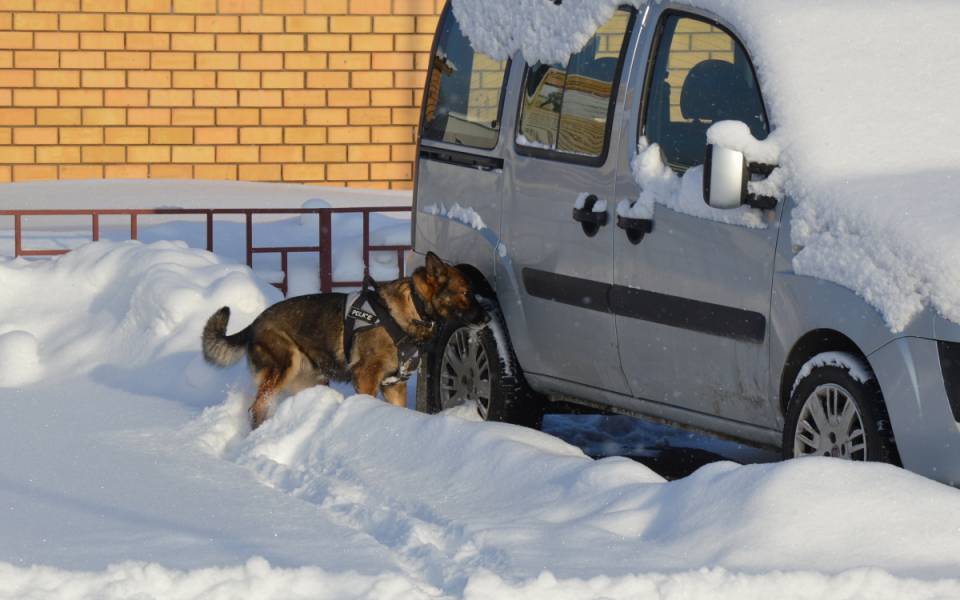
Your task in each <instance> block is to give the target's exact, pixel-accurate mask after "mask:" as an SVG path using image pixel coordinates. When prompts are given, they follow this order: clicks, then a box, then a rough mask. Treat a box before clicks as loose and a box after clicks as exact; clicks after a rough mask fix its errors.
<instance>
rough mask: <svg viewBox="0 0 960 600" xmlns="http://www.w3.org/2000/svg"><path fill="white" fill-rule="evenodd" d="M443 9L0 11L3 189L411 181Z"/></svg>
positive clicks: (20, 1)
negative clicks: (134, 182) (106, 181)
mask: <svg viewBox="0 0 960 600" xmlns="http://www.w3.org/2000/svg"><path fill="white" fill-rule="evenodd" d="M443 4H444V0H0V182H9V181H27V180H34V179H77V178H81V179H87V178H104V177H106V178H123V177H136V178H148V177H149V178H196V179H242V180H252V181H283V182H290V183H316V184H324V185H349V186H362V187H374V188H409V187H410V186H411V183H412V175H413V172H412V171H413V163H414V153H415V145H414V144H415V140H416V132H415V128H416V124H417V122H418V118H419V108H418V106H419V101H420V96H421V93H422V89H423V84H424V76H425V73H426V67H427V64H428V61H429V56H428V54H429V50H430V45H431V41H432V38H433V32H434V29H435V27H436V22H437V15H439V12H440V9H441V8H442V6H443Z"/></svg>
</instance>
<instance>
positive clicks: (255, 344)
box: [203, 293, 346, 375]
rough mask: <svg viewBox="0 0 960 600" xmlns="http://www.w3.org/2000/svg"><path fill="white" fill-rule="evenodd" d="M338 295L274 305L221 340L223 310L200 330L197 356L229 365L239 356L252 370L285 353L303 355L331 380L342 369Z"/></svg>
mask: <svg viewBox="0 0 960 600" xmlns="http://www.w3.org/2000/svg"><path fill="white" fill-rule="evenodd" d="M344 299H345V295H344V294H335V293H334V294H309V295H306V296H297V297H294V298H288V299H287V300H283V301H282V302H278V303H277V304H274V305H273V306H271V307H269V308H267V309H266V310H264V311H263V312H262V313H261V314H260V316H258V317H257V318H256V320H255V321H254V322H253V323H251V324H250V325H249V326H248V327H247V328H245V329H243V330H241V331H239V332H237V333H235V334H233V335H227V334H226V331H227V324H228V322H229V320H230V309H229V308H228V307H226V306H225V307H223V308H221V309H220V310H218V311H217V312H216V313H214V314H213V316H211V317H210V319H209V320H208V321H207V324H206V326H205V327H204V328H203V356H204V358H205V359H206V360H207V362H209V363H211V364H214V365H217V366H220V367H226V366H230V365H232V364H234V363H236V362H237V361H239V360H240V359H241V358H242V357H243V355H244V353H245V352H246V353H247V354H248V355H249V359H250V366H251V367H252V368H253V370H254V371H258V370H260V369H262V368H264V367H268V366H274V363H277V362H278V359H279V360H280V362H285V361H284V360H283V359H284V358H285V357H286V355H287V354H288V353H289V352H290V351H291V350H294V349H295V350H297V351H299V352H301V353H302V354H304V355H305V356H306V357H307V358H308V359H309V361H310V362H311V363H312V364H313V367H314V368H315V369H317V370H320V371H325V372H327V373H329V374H331V375H339V374H340V373H341V372H343V371H344V370H345V367H346V365H345V364H344V357H343V352H342V348H343V306H344V304H343V303H344Z"/></svg>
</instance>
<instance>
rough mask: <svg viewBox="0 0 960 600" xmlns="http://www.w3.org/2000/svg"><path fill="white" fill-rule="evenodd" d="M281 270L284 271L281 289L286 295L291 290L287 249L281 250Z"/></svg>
mask: <svg viewBox="0 0 960 600" xmlns="http://www.w3.org/2000/svg"><path fill="white" fill-rule="evenodd" d="M280 270H281V271H283V281H282V282H281V284H280V291H281V292H283V295H284V297H286V295H287V293H288V292H289V291H290V274H289V273H288V272H287V251H286V250H281V251H280Z"/></svg>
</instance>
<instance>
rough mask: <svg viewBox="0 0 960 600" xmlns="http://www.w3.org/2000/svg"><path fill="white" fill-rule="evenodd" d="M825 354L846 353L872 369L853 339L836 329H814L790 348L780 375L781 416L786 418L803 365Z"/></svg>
mask: <svg viewBox="0 0 960 600" xmlns="http://www.w3.org/2000/svg"><path fill="white" fill-rule="evenodd" d="M824 352H846V353H847V354H850V355H851V356H853V357H855V358H857V359H858V360H860V361H861V362H862V363H863V365H864V366H865V367H866V368H868V369H870V370H871V372H872V370H873V369H872V367H871V365H870V361H869V360H868V359H867V355H866V353H864V352H863V351H862V350H861V349H860V346H858V345H857V343H856V342H854V341H853V340H852V339H850V338H849V337H847V336H846V335H844V334H843V333H841V332H839V331H836V330H835V329H826V328H824V329H814V330H812V331H809V332H807V333H806V334H804V335H803V336H801V337H800V339H798V340H797V341H796V342H795V343H794V344H793V347H791V348H790V352H789V353H788V354H787V360H786V361H785V362H784V366H783V370H782V372H781V374H780V394H779V399H780V414H781V415H783V416H786V414H787V405H788V404H789V403H790V396H791V394H792V392H793V384H794V383H795V382H796V379H797V375H799V374H800V370H801V369H802V368H803V365H804V364H806V363H807V361H809V360H810V359H812V358H813V357H814V356H816V355H818V354H822V353H824Z"/></svg>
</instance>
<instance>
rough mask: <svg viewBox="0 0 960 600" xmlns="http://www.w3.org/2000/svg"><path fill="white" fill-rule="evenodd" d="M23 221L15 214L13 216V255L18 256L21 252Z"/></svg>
mask: <svg viewBox="0 0 960 600" xmlns="http://www.w3.org/2000/svg"><path fill="white" fill-rule="evenodd" d="M22 226H23V222H22V217H21V216H20V215H19V214H17V215H14V216H13V255H14V256H15V257H16V256H20V254H21V253H22V252H23V229H22Z"/></svg>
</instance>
